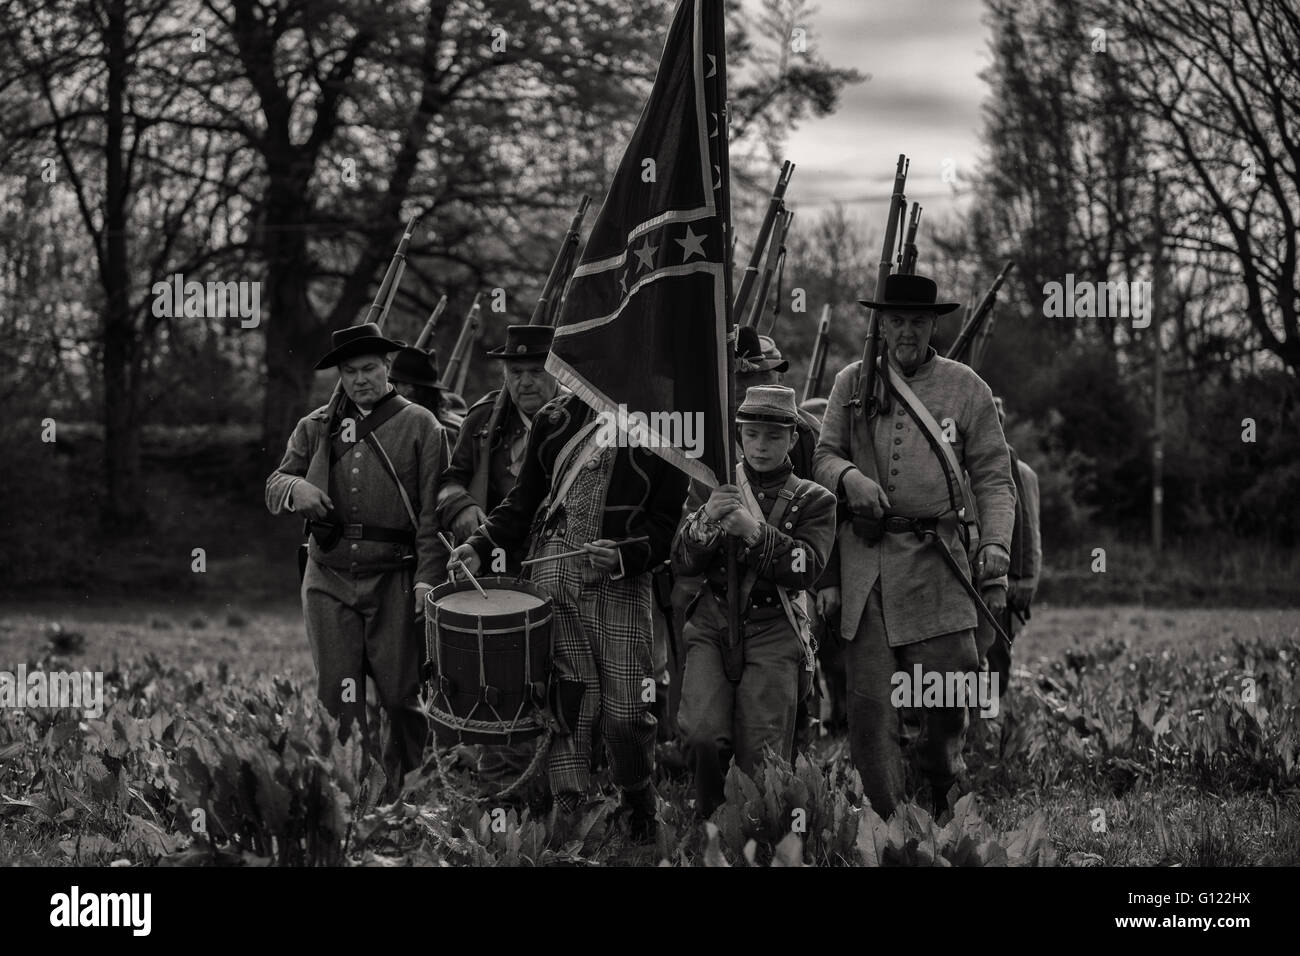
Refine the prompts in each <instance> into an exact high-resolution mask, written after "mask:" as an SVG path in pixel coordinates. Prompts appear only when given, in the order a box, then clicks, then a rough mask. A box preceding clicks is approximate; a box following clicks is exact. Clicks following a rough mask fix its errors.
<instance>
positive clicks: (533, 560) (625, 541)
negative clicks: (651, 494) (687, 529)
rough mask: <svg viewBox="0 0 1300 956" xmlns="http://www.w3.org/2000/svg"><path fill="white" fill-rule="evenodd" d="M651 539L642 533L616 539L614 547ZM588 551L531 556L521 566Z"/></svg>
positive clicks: (556, 559)
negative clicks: (636, 535) (620, 539)
mask: <svg viewBox="0 0 1300 956" xmlns="http://www.w3.org/2000/svg"><path fill="white" fill-rule="evenodd" d="M649 540H650V536H649V535H642V536H641V537H639V538H624V539H623V540H622V541H615V542H614V544H613V547H615V548H621V547H623V545H625V544H641V543H642V542H643V541H649ZM587 553H588V552H587V551H586V549H584V548H579V549H578V550H577V551H562V552H560V553H559V554H548V555H547V556H546V557H544V558H529V559H528V560H527V561H520V562H519V566H520V567H525V566H527V565H529V564H542V563H543V562H546V561H559V560H560V559H561V558H576V557H577V556H578V555H580V554H587Z"/></svg>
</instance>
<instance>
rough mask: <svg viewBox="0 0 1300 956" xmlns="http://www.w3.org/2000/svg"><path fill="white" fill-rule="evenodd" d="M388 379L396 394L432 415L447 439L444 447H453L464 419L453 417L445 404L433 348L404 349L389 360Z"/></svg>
mask: <svg viewBox="0 0 1300 956" xmlns="http://www.w3.org/2000/svg"><path fill="white" fill-rule="evenodd" d="M388 380H389V381H390V382H392V383H393V385H394V386H395V387H396V388H397V392H398V394H399V395H401V396H403V397H404V398H407V399H409V400H411V401H413V402H415V404H417V405H422V406H424V407H425V408H427V409H428V410H429V411H431V412H433V417H434V418H436V419H438V424H439V425H441V426H442V430H443V432H444V433H445V434H446V436H447V447H448V448H449V449H450V448H454V447H455V445H456V438H457V436H459V435H460V429H461V426H462V425H463V424H464V423H465V417H464V416H463V415H457V414H456V413H455V412H453V411H452V410H451V408H450V407H449V406H448V404H447V387H446V386H445V385H442V384H441V383H440V381H439V376H438V353H437V352H436V351H435V350H434V349H417V348H416V347H415V346H414V345H408V346H406V347H405V348H403V349H402V350H401V351H400V352H398V353H397V355H396V357H395V358H394V359H393V368H392V371H391V372H389V374H388Z"/></svg>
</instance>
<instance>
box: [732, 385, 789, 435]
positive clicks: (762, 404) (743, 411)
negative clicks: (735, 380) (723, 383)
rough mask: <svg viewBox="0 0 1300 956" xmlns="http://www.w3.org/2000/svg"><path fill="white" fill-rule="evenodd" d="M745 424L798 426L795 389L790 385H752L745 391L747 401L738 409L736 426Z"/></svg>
mask: <svg viewBox="0 0 1300 956" xmlns="http://www.w3.org/2000/svg"><path fill="white" fill-rule="evenodd" d="M744 422H751V423H754V424H760V425H788V426H791V427H793V426H795V425H798V424H799V406H798V405H796V404H795V399H794V389H793V388H790V387H789V386H788V385H751V386H750V387H749V388H747V389H746V390H745V400H744V401H743V402H741V403H740V407H739V408H738V409H736V424H738V425H739V424H742V423H744Z"/></svg>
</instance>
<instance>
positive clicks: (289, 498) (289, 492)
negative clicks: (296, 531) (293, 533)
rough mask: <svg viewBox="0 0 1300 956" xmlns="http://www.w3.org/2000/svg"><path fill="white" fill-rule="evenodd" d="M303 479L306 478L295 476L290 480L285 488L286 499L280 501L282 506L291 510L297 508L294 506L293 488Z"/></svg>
mask: <svg viewBox="0 0 1300 956" xmlns="http://www.w3.org/2000/svg"><path fill="white" fill-rule="evenodd" d="M303 480H304V479H302V478H295V479H294V480H293V481H291V482H289V487H288V488H286V489H284V501H282V502H281V503H280V507H281V508H286V509H288V510H289V511H294V510H295V509H294V507H293V489H295V488H297V487H298V482H300V481H303Z"/></svg>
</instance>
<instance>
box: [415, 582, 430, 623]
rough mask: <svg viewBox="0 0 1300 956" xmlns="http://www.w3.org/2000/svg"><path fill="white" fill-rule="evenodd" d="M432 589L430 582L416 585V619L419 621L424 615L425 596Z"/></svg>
mask: <svg viewBox="0 0 1300 956" xmlns="http://www.w3.org/2000/svg"><path fill="white" fill-rule="evenodd" d="M432 590H433V587H432V585H428V584H417V585H416V586H415V619H416V620H417V621H418V620H420V618H422V617H424V597H425V595H426V594H428V593H429V592H430V591H432Z"/></svg>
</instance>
